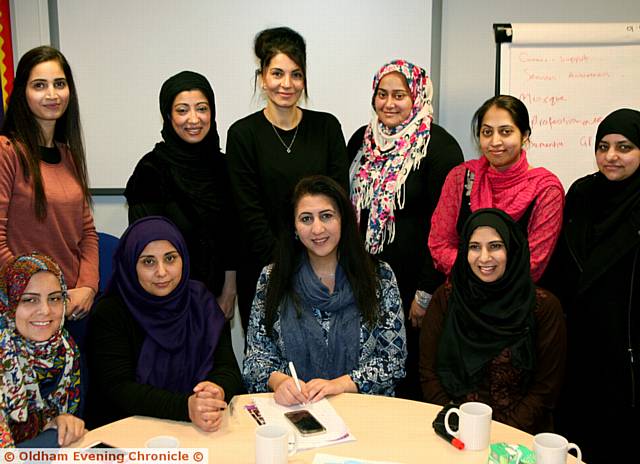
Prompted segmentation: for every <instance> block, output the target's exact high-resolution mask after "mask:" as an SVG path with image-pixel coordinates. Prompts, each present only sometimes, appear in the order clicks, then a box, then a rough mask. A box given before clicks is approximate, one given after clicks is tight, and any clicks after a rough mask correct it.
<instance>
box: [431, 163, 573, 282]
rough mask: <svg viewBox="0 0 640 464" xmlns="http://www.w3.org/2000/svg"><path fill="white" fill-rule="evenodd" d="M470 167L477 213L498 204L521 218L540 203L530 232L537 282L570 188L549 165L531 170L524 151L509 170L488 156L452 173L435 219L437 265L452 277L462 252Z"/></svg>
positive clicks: (433, 249)
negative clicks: (461, 224)
mask: <svg viewBox="0 0 640 464" xmlns="http://www.w3.org/2000/svg"><path fill="white" fill-rule="evenodd" d="M467 169H468V170H470V171H471V172H473V173H474V174H475V179H474V182H473V187H472V188H471V211H472V212H473V211H476V210H478V209H480V208H498V209H501V210H503V211H504V212H506V213H507V214H509V215H510V216H511V217H512V218H513V219H514V220H515V221H518V220H520V218H521V217H522V216H523V215H524V213H525V212H526V210H527V208H528V207H529V205H530V204H531V203H532V202H535V205H534V207H533V211H532V212H531V217H530V218H529V225H528V227H527V232H528V237H529V250H530V251H531V278H532V279H533V281H534V282H535V281H537V280H538V279H540V277H542V274H543V273H544V270H545V268H546V267H547V263H548V262H549V259H550V258H551V253H552V252H553V249H554V247H555V245H556V242H557V240H558V236H559V234H560V228H561V227H562V208H563V207H564V189H563V188H562V184H561V183H560V180H559V179H558V178H557V177H556V176H555V174H553V173H551V172H550V171H548V170H547V169H545V168H531V167H530V166H529V163H528V162H527V154H526V152H525V151H524V150H523V151H522V153H521V155H520V159H519V160H518V162H516V164H514V165H513V166H511V167H509V168H508V169H506V170H505V171H497V170H496V169H494V168H492V167H491V166H490V165H489V162H488V161H487V159H486V158H485V157H484V156H482V157H481V158H480V159H477V160H470V161H466V162H464V163H462V164H461V165H459V166H456V167H455V168H453V169H452V170H451V172H449V174H448V175H447V178H446V180H445V182H444V185H443V186H442V193H441V194H440V201H439V202H438V206H437V207H436V209H435V211H434V212H433V216H432V217H431V234H430V235H429V249H430V250H431V256H432V257H433V261H434V263H435V265H436V268H437V269H438V270H440V271H441V272H444V273H445V274H447V276H448V275H449V274H450V272H451V268H452V267H453V263H454V261H455V260H456V256H457V254H458V232H457V230H456V224H457V222H458V214H459V212H460V203H461V202H462V194H463V190H464V181H465V172H466V170H467Z"/></svg>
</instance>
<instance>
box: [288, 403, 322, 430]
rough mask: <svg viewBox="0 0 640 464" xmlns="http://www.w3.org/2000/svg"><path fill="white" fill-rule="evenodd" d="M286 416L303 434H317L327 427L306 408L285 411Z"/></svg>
mask: <svg viewBox="0 0 640 464" xmlns="http://www.w3.org/2000/svg"><path fill="white" fill-rule="evenodd" d="M284 416H285V417H286V418H287V419H289V421H290V422H291V423H292V424H293V425H294V426H295V427H296V429H298V432H300V434H301V435H304V436H309V435H317V434H319V433H324V432H326V431H327V429H325V428H324V426H323V425H322V424H321V423H320V422H319V421H318V419H316V418H315V417H313V415H312V414H311V413H310V412H309V411H307V410H306V409H300V410H298V411H290V412H285V413H284Z"/></svg>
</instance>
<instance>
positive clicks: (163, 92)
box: [125, 71, 237, 319]
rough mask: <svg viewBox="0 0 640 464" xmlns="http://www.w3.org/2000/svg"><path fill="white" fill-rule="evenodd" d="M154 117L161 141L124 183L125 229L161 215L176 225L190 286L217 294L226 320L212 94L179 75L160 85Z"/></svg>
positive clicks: (224, 233) (224, 194) (229, 255)
mask: <svg viewBox="0 0 640 464" xmlns="http://www.w3.org/2000/svg"><path fill="white" fill-rule="evenodd" d="M160 112H161V114H162V118H163V120H164V125H163V127H162V132H161V133H162V139H163V141H162V142H159V143H157V144H156V146H155V147H154V149H153V150H152V151H151V152H150V153H147V154H146V155H145V156H144V157H143V158H142V159H141V160H140V161H139V162H138V165H137V166H136V169H135V171H134V172H133V175H132V176H131V178H129V181H128V182H127V188H126V190H125V196H126V198H127V203H128V205H129V223H130V224H131V223H133V222H135V221H136V220H137V219H140V218H142V217H146V216H164V217H166V218H168V219H170V220H171V221H172V222H173V223H174V224H176V226H177V227H178V229H179V230H180V232H181V233H182V235H183V236H184V238H185V240H186V242H187V247H188V250H189V255H190V256H191V257H192V258H191V277H192V279H194V280H200V281H202V282H203V283H204V284H205V285H206V286H207V288H208V289H209V290H210V291H211V292H212V293H213V294H214V295H216V297H217V300H218V304H219V305H220V307H221V308H222V310H223V312H224V313H225V316H226V318H227V319H230V318H231V317H232V316H233V309H234V305H235V296H236V282H235V280H236V279H235V265H234V263H233V262H232V260H233V256H234V253H235V252H236V251H237V247H236V246H235V238H234V237H235V236H236V235H237V234H236V228H235V223H236V219H235V215H234V213H233V210H232V201H231V198H230V192H229V181H228V177H227V168H226V161H225V159H224V155H223V154H222V153H221V152H220V137H219V136H218V131H217V128H216V120H215V116H216V111H215V97H214V94H213V89H212V88H211V85H210V84H209V82H208V81H207V79H206V78H205V77H204V76H202V75H200V74H198V73H195V72H191V71H182V72H180V73H178V74H176V75H175V76H172V77H170V78H169V79H168V80H167V81H165V83H164V84H163V85H162V88H161V89H160Z"/></svg>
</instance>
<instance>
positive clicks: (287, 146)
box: [270, 122, 300, 153]
mask: <svg viewBox="0 0 640 464" xmlns="http://www.w3.org/2000/svg"><path fill="white" fill-rule="evenodd" d="M270 123H271V122H270ZM271 127H273V132H275V133H276V137H278V140H280V143H281V144H282V146H283V147H284V149H285V150H287V153H291V147H292V146H293V142H295V141H296V135H298V128H299V127H300V123H298V125H297V126H296V131H295V132H294V133H293V138H292V139H291V143H290V144H289V145H287V144H286V143H284V140H282V137H280V134H278V129H276V126H274V125H273V123H271Z"/></svg>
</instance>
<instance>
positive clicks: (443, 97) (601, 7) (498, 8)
mask: <svg viewBox="0 0 640 464" xmlns="http://www.w3.org/2000/svg"><path fill="white" fill-rule="evenodd" d="M618 21H622V22H626V21H638V22H640V1H638V0H611V1H608V2H607V1H601V0H562V1H559V0H499V1H498V0H479V1H475V2H474V1H470V0H444V1H443V13H442V61H441V81H440V117H439V123H440V124H441V125H442V126H444V127H445V128H446V129H447V130H448V131H449V132H450V133H451V134H452V135H453V136H454V137H455V138H456V139H457V140H458V142H459V143H460V145H461V146H462V148H463V151H464V154H465V157H466V158H467V159H469V158H474V157H475V156H476V149H475V146H474V145H473V143H472V139H471V129H470V127H471V117H472V116H473V113H474V112H475V111H476V109H477V108H478V107H479V106H480V105H481V104H482V103H483V102H484V101H485V100H487V99H488V98H490V97H491V96H493V95H494V82H495V62H496V54H495V41H494V38H493V27H492V26H493V24H494V23H515V22H618Z"/></svg>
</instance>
